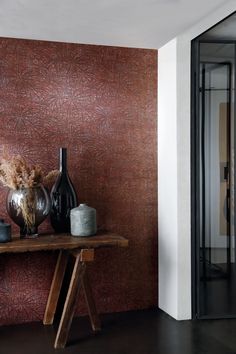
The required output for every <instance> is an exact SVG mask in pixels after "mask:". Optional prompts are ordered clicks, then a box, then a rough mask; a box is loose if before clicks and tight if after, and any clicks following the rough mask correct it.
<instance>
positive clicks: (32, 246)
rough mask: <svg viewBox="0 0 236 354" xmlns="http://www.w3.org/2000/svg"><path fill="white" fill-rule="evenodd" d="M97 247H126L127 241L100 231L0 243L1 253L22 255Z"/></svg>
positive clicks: (18, 239)
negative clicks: (25, 253) (93, 233)
mask: <svg viewBox="0 0 236 354" xmlns="http://www.w3.org/2000/svg"><path fill="white" fill-rule="evenodd" d="M99 247H128V240H127V239H126V238H125V237H123V236H120V235H118V234H116V233H113V232H108V231H100V232H98V233H97V234H96V235H94V236H89V237H87V236H85V237H77V236H71V235H70V234H66V233H62V234H41V235H39V236H38V237H37V238H33V239H29V238H24V239H22V238H20V237H19V236H16V235H13V237H12V240H11V241H10V242H6V243H0V254H1V253H23V252H36V251H52V250H63V249H64V250H73V249H82V248H99Z"/></svg>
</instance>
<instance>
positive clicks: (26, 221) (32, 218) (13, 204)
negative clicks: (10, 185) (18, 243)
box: [7, 185, 51, 238]
mask: <svg viewBox="0 0 236 354" xmlns="http://www.w3.org/2000/svg"><path fill="white" fill-rule="evenodd" d="M50 207H51V201H50V197H49V195H48V192H47V190H46V189H45V188H44V187H43V186H42V185H39V186H37V187H33V188H21V189H16V190H13V189H10V190H9V192H8V195H7V212H8V214H9V216H10V217H11V219H12V220H13V221H14V222H15V223H16V224H17V225H18V226H19V227H20V236H21V237H27V238H33V237H36V236H38V226H39V225H40V224H41V223H42V222H43V221H44V220H45V219H46V217H47V215H48V214H49V212H50Z"/></svg>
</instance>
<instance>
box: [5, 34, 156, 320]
mask: <svg viewBox="0 0 236 354" xmlns="http://www.w3.org/2000/svg"><path fill="white" fill-rule="evenodd" d="M156 92H157V52H156V51H153V50H143V49H128V48H117V47H105V46H92V45H78V44H67V43H54V42H46V41H32V40H18V39H6V38H2V39H0V121H1V130H0V157H1V156H2V154H3V152H4V151H8V152H10V153H11V154H20V155H23V156H24V157H25V158H26V159H27V160H28V161H29V162H30V163H37V164H40V165H42V166H43V168H44V169H45V170H46V171H48V170H50V169H52V168H57V167H58V150H59V147H61V146H64V147H67V148H68V160H69V161H68V169H69V173H70V176H71V179H72V181H73V183H74V185H75V188H76V190H77V193H78V197H79V202H86V203H88V204H89V205H91V206H93V207H95V208H96V209H97V212H98V224H99V227H103V228H106V229H109V230H112V231H116V232H118V233H120V234H121V235H124V236H126V237H127V238H128V239H129V241H130V246H129V248H128V249H122V250H119V249H116V250H115V249H114V250H107V249H106V250H99V251H97V253H96V261H95V263H94V265H93V266H92V268H91V269H90V278H91V281H92V284H93V290H94V293H95V298H96V302H97V306H98V310H99V311H100V312H102V313H104V312H114V311H126V310H133V309H141V308H148V307H151V306H154V305H156V304H157V289H156V288H157V261H156V257H157V250H156V248H157V221H156V220H157V207H156V205H157V200H156V195H157V191H156V187H157V175H156V167H157V166H156V159H157V153H156V147H157V142H156V139H157V136H156V103H157V102H156V96H157V95H156ZM6 192H7V191H6V189H5V188H3V187H2V186H1V187H0V216H1V217H4V218H5V219H7V220H9V219H8V218H7V215H6V210H5V198H6ZM42 229H44V230H50V224H49V222H48V221H46V222H44V224H43V225H42V227H41V230H42ZM15 230H17V228H15ZM55 259H56V254H55V255H53V256H52V255H51V254H50V253H44V252H40V253H33V254H18V255H13V254H12V255H3V256H1V257H0V324H9V323H20V322H26V321H32V320H41V319H42V317H43V313H44V309H45V304H46V299H47V296H48V291H49V286H50V282H51V278H52V272H53V267H54V264H55ZM85 312H86V309H85V306H84V300H83V298H82V299H80V300H79V303H78V313H85Z"/></svg>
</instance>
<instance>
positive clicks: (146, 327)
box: [0, 310, 236, 354]
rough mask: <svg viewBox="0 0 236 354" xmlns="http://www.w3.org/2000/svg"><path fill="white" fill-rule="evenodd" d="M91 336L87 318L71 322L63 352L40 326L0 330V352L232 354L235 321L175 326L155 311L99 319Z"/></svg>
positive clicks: (235, 343)
mask: <svg viewBox="0 0 236 354" xmlns="http://www.w3.org/2000/svg"><path fill="white" fill-rule="evenodd" d="M102 324H103V329H102V332H101V333H99V334H96V335H94V334H93V333H92V331H91V330H90V326H89V322H88V318H85V317H84V318H76V319H75V320H74V321H73V325H72V330H71V334H70V338H69V343H68V345H67V347H66V348H65V349H60V350H55V349H53V341H54V337H55V331H56V329H55V328H53V327H52V326H49V327H44V326H43V325H42V324H41V323H30V324H24V325H17V326H6V327H0V354H52V353H58V354H61V353H64V354H80V353H81V354H193V353H195V354H209V353H212V354H232V353H236V320H234V319H233V320H232V319H230V320H201V321H181V322H177V321H175V320H173V319H172V318H170V317H169V316H167V315H165V314H164V313H163V312H161V311H158V310H145V311H136V312H127V313H119V314H113V315H105V316H102Z"/></svg>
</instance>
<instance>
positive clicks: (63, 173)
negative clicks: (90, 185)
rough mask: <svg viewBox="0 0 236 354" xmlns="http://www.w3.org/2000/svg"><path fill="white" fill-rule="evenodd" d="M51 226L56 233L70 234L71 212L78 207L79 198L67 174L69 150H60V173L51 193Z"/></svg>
mask: <svg viewBox="0 0 236 354" xmlns="http://www.w3.org/2000/svg"><path fill="white" fill-rule="evenodd" d="M51 201H52V207H51V214H50V218H51V224H52V227H53V229H54V230H55V232H57V233H60V232H70V210H71V209H73V208H75V207H76V206H77V196H76V192H75V189H74V187H73V184H72V182H71V180H70V177H69V175H68V172H67V150H66V148H60V173H59V175H58V177H57V179H56V182H55V184H54V186H53V187H52V191H51Z"/></svg>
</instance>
